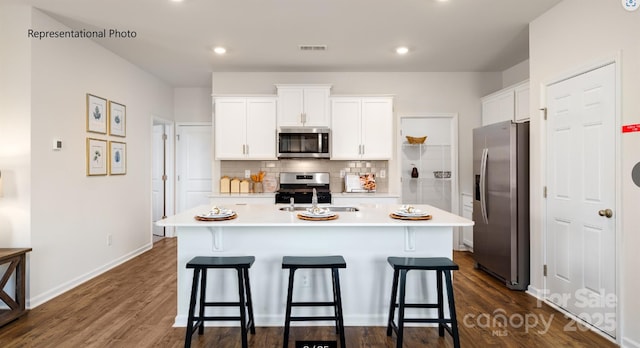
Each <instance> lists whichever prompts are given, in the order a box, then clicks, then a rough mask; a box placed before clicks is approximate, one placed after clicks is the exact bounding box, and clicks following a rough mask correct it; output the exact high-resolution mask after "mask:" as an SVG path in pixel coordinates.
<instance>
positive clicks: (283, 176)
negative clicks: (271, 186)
mask: <svg viewBox="0 0 640 348" xmlns="http://www.w3.org/2000/svg"><path fill="white" fill-rule="evenodd" d="M313 189H316V192H317V195H318V203H331V190H330V189H329V173H280V189H279V190H278V192H277V193H276V203H287V204H288V203H290V200H291V198H293V199H294V202H295V203H311V198H312V197H313Z"/></svg>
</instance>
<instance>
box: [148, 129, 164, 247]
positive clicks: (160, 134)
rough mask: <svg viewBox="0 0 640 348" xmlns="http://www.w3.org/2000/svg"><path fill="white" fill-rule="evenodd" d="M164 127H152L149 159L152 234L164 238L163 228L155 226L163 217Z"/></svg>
mask: <svg viewBox="0 0 640 348" xmlns="http://www.w3.org/2000/svg"><path fill="white" fill-rule="evenodd" d="M165 134H166V133H165V125H164V124H157V125H153V154H152V159H151V192H152V196H151V204H152V209H151V210H152V219H153V222H154V224H153V234H154V235H156V236H163V237H164V236H165V231H164V227H160V226H156V224H155V222H156V221H158V220H160V219H162V218H163V217H164V215H165V185H164V180H163V175H165V173H164V168H165V151H164V149H165V146H164V143H165V139H164V135H165Z"/></svg>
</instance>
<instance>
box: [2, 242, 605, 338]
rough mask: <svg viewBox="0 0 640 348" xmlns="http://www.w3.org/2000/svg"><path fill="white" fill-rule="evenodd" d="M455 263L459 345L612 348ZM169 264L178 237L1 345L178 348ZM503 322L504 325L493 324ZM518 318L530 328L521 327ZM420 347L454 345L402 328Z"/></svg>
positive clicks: (323, 331)
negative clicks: (456, 270) (524, 321)
mask: <svg viewBox="0 0 640 348" xmlns="http://www.w3.org/2000/svg"><path fill="white" fill-rule="evenodd" d="M454 259H455V261H456V262H457V263H458V264H459V265H460V271H458V272H456V273H455V277H454V283H455V284H454V288H455V300H456V309H457V311H458V318H459V325H458V327H459V329H460V341H461V346H462V347H488V346H498V347H614V346H615V345H613V344H612V343H610V342H609V341H608V340H606V339H604V338H602V337H600V336H599V335H597V334H595V333H593V332H589V331H584V330H585V329H584V328H582V327H580V326H578V325H577V324H575V323H574V322H572V321H570V320H568V319H566V318H565V317H564V316H563V315H562V314H561V313H559V312H557V311H555V310H553V309H551V308H550V307H548V306H546V305H543V304H539V303H538V302H537V301H536V299H534V298H533V297H531V296H529V295H527V294H525V293H523V292H516V291H510V290H508V289H506V288H505V287H504V286H503V285H502V284H500V283H499V282H498V281H496V280H495V279H493V278H491V277H488V276H487V275H486V274H484V273H482V272H480V271H478V270H475V269H473V260H472V258H471V255H470V254H469V253H465V252H456V253H455V255H454ZM175 260H176V240H175V239H164V240H162V241H159V242H158V243H156V244H155V247H154V248H153V250H151V251H149V252H147V253H145V254H143V255H141V256H139V257H137V258H135V259H134V260H131V261H129V262H127V263H125V264H123V265H121V266H119V267H117V268H115V269H113V270H111V271H109V272H107V273H105V274H103V275H101V276H99V277H97V278H94V279H93V280H91V281H89V282H87V283H85V284H83V285H81V286H79V287H77V288H75V289H73V290H71V291H69V292H67V293H65V294H63V295H61V296H58V297H56V298H55V299H53V300H51V301H49V302H47V303H45V304H43V305H41V306H39V307H37V308H35V309H33V310H31V311H29V313H28V314H27V315H25V316H24V317H22V318H20V319H18V320H16V321H14V322H13V323H10V324H8V325H7V326H5V327H2V328H0V347H110V348H111V347H182V346H183V344H184V332H185V329H184V328H173V327H172V324H173V320H174V317H175V314H176V261H175ZM505 317H506V318H507V319H508V321H507V325H506V326H499V325H498V324H499V323H501V322H503V321H501V320H499V319H500V318H505ZM534 318H536V319H537V320H538V323H537V325H533V324H534ZM496 319H498V320H496ZM521 319H522V320H521ZM523 320H528V322H529V323H531V325H529V326H527V325H523V324H522V321H523ZM543 320H544V323H549V322H550V327H548V328H546V326H545V325H544V323H543ZM509 321H510V323H511V324H509ZM494 324H495V325H494ZM281 335H282V328H281V327H258V328H257V329H256V334H255V335H250V337H249V346H250V347H253V348H271V347H280V346H281V345H282V343H281V342H282V338H281ZM346 337H347V346H349V347H380V348H382V347H395V336H394V338H389V337H387V336H386V329H385V328H383V327H347V328H346ZM311 339H316V340H318V339H324V340H336V339H337V337H336V336H335V334H334V331H333V328H330V327H293V328H292V330H291V337H290V340H289V342H290V346H291V347H293V346H295V344H294V342H295V341H296V340H311ZM192 346H193V347H223V348H235V347H240V340H239V329H238V328H209V327H207V328H206V329H205V333H204V335H202V336H198V335H197V334H196V335H194V337H193V345H192ZM424 346H429V347H452V346H453V344H452V340H451V337H449V336H448V335H447V336H445V337H444V338H441V337H438V334H437V329H435V328H407V329H406V333H405V344H404V347H424Z"/></svg>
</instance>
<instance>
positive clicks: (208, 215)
mask: <svg viewBox="0 0 640 348" xmlns="http://www.w3.org/2000/svg"><path fill="white" fill-rule="evenodd" d="M235 213H236V212H235V211H233V210H229V209H220V212H219V213H215V212H213V211H209V212H206V213H202V214H198V217H201V218H225V217H229V216H232V215H233V214H235Z"/></svg>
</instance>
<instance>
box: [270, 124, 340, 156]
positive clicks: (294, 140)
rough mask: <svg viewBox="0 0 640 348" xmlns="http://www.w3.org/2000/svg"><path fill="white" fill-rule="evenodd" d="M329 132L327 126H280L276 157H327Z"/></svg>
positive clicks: (328, 154) (329, 154) (328, 153)
mask: <svg viewBox="0 0 640 348" xmlns="http://www.w3.org/2000/svg"><path fill="white" fill-rule="evenodd" d="M330 134H331V131H330V130H329V128H306V127H292V128H280V131H279V132H278V144H277V145H278V158H329V157H330V156H331V151H330V149H331V146H330V142H329V141H330Z"/></svg>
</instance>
